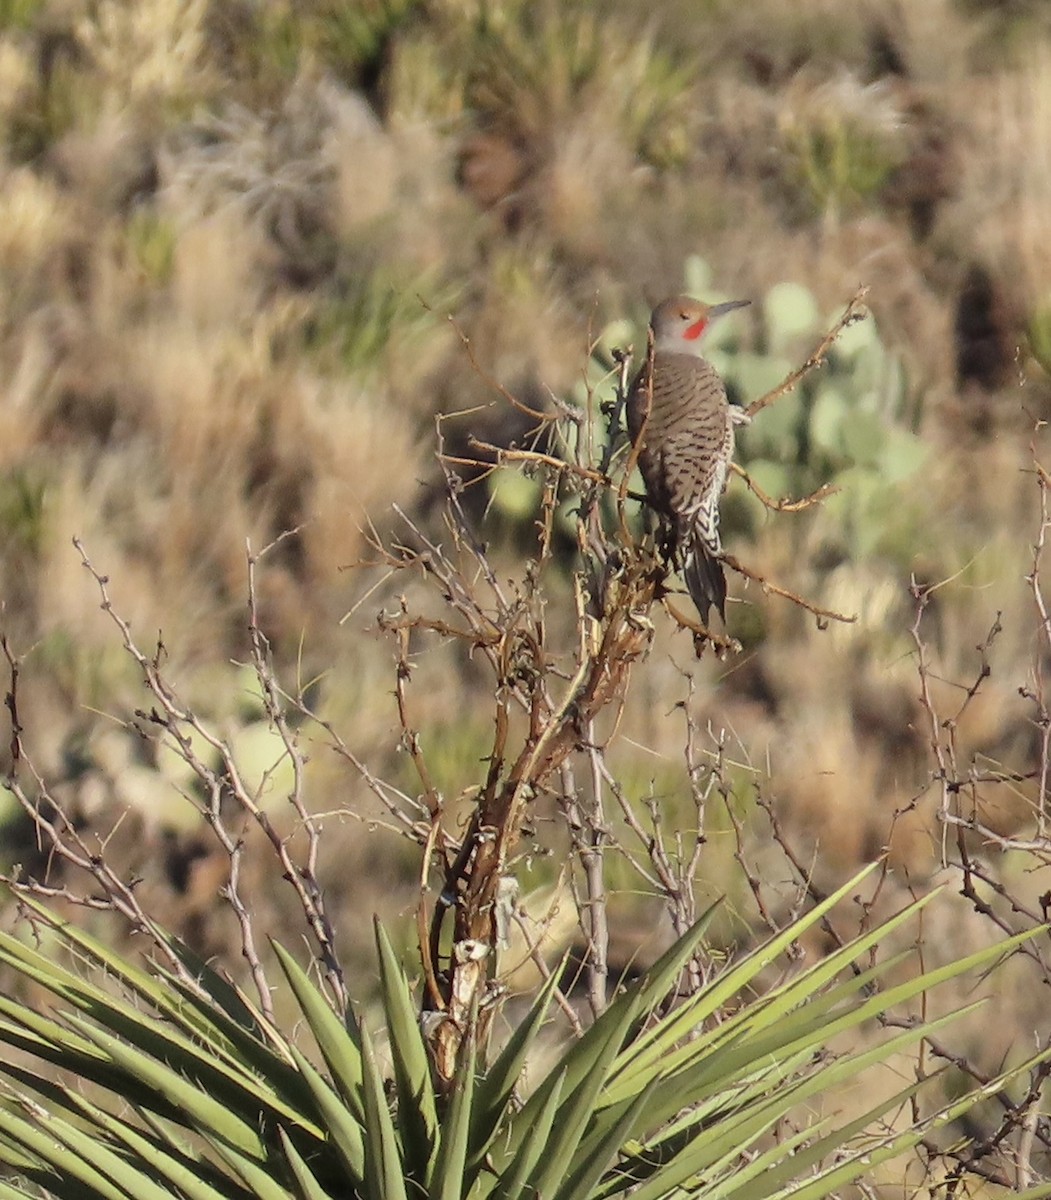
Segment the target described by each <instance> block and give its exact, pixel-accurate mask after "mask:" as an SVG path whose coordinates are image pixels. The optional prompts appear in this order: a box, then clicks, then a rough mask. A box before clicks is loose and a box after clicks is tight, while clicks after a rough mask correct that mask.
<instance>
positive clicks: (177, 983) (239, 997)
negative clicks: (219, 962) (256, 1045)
mask: <svg viewBox="0 0 1051 1200" xmlns="http://www.w3.org/2000/svg"><path fill="white" fill-rule="evenodd" d="M162 936H163V937H164V938H165V940H166V942H167V944H168V947H169V949H170V950H171V952H172V953H173V954H174V955H175V956H176V958H178V960H179V961H180V962H181V963H182V965H183V966H184V967H185V968H186V969H187V971H189V973H190V974H191V975H192V976H193V978H194V980H195V981H196V983H197V985H198V987H200V988H201V989H202V990H203V991H204V992H205V993H206V994H207V995H208V996H209V997H210V999H211V1000H213V1001H214V1002H215V1007H216V1008H218V1009H219V1010H220V1011H221V1012H222V1014H223V1015H224V1016H226V1017H227V1018H228V1019H229V1020H230V1021H231V1022H233V1025H234V1027H235V1028H237V1029H240V1030H243V1031H244V1032H245V1033H249V1034H253V1035H254V1036H255V1037H256V1038H261V1037H262V1036H263V1022H262V1019H261V1017H260V1014H259V1012H258V1010H257V1009H256V1008H255V1007H254V1006H253V1005H251V1004H249V1003H248V1001H247V1000H246V999H245V997H244V995H243V994H242V993H241V991H240V989H239V988H237V987H236V986H235V985H234V984H232V983H231V982H230V981H229V980H228V979H225V978H224V977H223V976H222V975H220V974H219V972H218V971H216V970H215V969H214V968H213V967H211V966H210V965H209V964H208V963H206V962H205V961H204V959H203V958H201V957H200V956H199V955H197V954H195V953H194V952H193V951H192V950H191V949H190V947H189V946H187V945H186V943H185V942H182V941H180V940H179V939H178V938H176V937H172V936H171V935H170V934H164V933H163V931H162ZM157 973H158V975H159V976H160V977H161V978H162V979H164V980H166V981H167V982H168V983H169V984H170V985H171V986H173V987H175V988H177V989H178V990H179V991H181V992H183V993H184V994H185V990H186V985H185V984H184V983H183V981H182V980H181V979H178V978H177V977H176V976H175V975H173V974H172V973H171V972H170V971H166V970H164V969H163V968H158V970H157ZM205 1015H206V1016H207V1017H208V1018H209V1019H210V1020H211V1021H215V1020H216V1013H215V1011H214V1009H209V1010H208V1011H207V1013H206V1014H205Z"/></svg>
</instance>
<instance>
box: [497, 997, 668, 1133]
mask: <svg viewBox="0 0 1051 1200" xmlns="http://www.w3.org/2000/svg"><path fill="white" fill-rule="evenodd" d="M644 986H645V980H644V979H641V980H638V981H636V984H633V985H632V987H631V988H629V989H628V990H627V991H626V992H623V993H622V994H621V995H620V996H618V997H617V999H616V1000H614V1001H613V1003H612V1004H611V1005H610V1006H609V1007H608V1008H607V1009H606V1011H605V1012H604V1013H602V1015H601V1016H600V1017H599V1018H598V1020H597V1021H596V1022H595V1023H594V1025H592V1026H591V1028H590V1029H589V1030H587V1031H586V1033H585V1034H584V1035H583V1037H581V1038H578V1039H577V1041H576V1042H574V1043H573V1044H572V1045H571V1046H570V1048H569V1050H568V1051H567V1052H566V1053H565V1054H564V1055H563V1057H562V1061H561V1064H560V1066H561V1070H562V1071H563V1072H564V1074H565V1085H564V1087H563V1092H564V1094H565V1095H566V1097H567V1098H571V1097H573V1096H574V1095H576V1093H577V1092H578V1090H579V1089H580V1088H581V1087H583V1086H585V1085H586V1086H588V1088H589V1089H590V1088H592V1087H594V1085H595V1079H596V1073H595V1068H596V1064H597V1063H603V1064H605V1065H603V1067H602V1077H601V1083H603V1084H604V1083H605V1082H606V1075H607V1072H608V1069H609V1066H608V1064H607V1063H606V1059H607V1056H608V1055H610V1054H611V1053H612V1054H613V1055H616V1054H617V1052H618V1051H619V1049H620V1045H621V1044H622V1042H623V1039H624V1037H625V1035H626V1034H627V1032H628V1030H629V1029H630V1028H631V1027H632V1024H633V1023H634V1021H635V1020H636V1018H637V1017H638V1014H639V1010H640V1007H641V992H642V989H643V987H644ZM612 1061H613V1060H612V1059H610V1062H612ZM551 1084H552V1080H551V1079H548V1080H547V1081H546V1082H545V1083H543V1084H541V1085H540V1087H539V1088H538V1089H537V1091H536V1092H534V1094H533V1095H532V1096H530V1098H529V1099H528V1100H527V1101H526V1103H525V1104H524V1106H523V1108H522V1112H521V1114H520V1115H519V1117H518V1119H517V1120H516V1121H515V1122H514V1125H513V1126H512V1129H511V1134H510V1138H509V1140H508V1143H507V1145H506V1146H505V1152H508V1153H510V1152H513V1151H514V1149H515V1148H516V1147H517V1139H518V1138H519V1137H520V1136H521V1131H522V1130H523V1129H525V1128H527V1127H528V1124H529V1121H530V1120H531V1119H532V1118H533V1116H534V1114H535V1112H536V1111H537V1110H538V1109H540V1108H542V1107H543V1104H544V1101H545V1099H546V1097H545V1094H544V1093H545V1089H546V1088H548V1087H550V1086H551ZM596 1096H597V1091H596ZM564 1103H568V1100H567V1101H565V1102H564ZM559 1131H560V1133H561V1134H562V1135H563V1136H564V1134H565V1131H566V1125H565V1123H564V1121H563V1120H562V1119H561V1117H560V1120H559Z"/></svg>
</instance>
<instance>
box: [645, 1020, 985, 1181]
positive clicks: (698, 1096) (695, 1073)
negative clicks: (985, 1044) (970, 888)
mask: <svg viewBox="0 0 1051 1200" xmlns="http://www.w3.org/2000/svg"><path fill="white" fill-rule="evenodd" d="M976 1007H977V1006H976V1005H970V1006H968V1007H967V1008H965V1009H960V1010H959V1011H957V1012H953V1013H949V1014H948V1015H947V1016H944V1017H941V1018H940V1019H938V1020H937V1021H932V1022H931V1023H930V1024H928V1025H925V1026H917V1027H915V1028H911V1029H907V1030H905V1032H904V1033H901V1034H898V1035H897V1036H896V1037H893V1038H889V1039H888V1040H887V1041H885V1042H881V1043H880V1044H879V1045H878V1046H875V1047H873V1048H871V1049H869V1050H866V1051H862V1052H861V1053H859V1054H853V1055H844V1056H843V1057H842V1058H837V1059H833V1060H832V1061H831V1062H830V1063H827V1064H825V1065H823V1066H821V1067H820V1068H817V1069H815V1070H814V1071H813V1072H812V1073H810V1074H809V1075H803V1076H802V1077H798V1076H797V1077H796V1078H795V1079H793V1078H791V1076H789V1077H787V1078H786V1077H784V1075H783V1074H782V1073H781V1072H780V1071H778V1070H777V1069H776V1067H775V1069H774V1070H773V1071H771V1077H770V1078H769V1079H768V1081H767V1086H766V1087H765V1089H760V1093H759V1095H758V1096H755V1097H754V1098H752V1099H750V1100H749V1102H748V1103H747V1104H740V1105H738V1104H734V1103H732V1101H733V1091H732V1080H731V1079H729V1078H728V1077H727V1076H725V1075H723V1074H721V1073H720V1072H718V1071H717V1070H714V1071H713V1070H712V1069H711V1067H710V1064H706V1063H704V1062H702V1063H700V1064H698V1067H697V1069H695V1070H685V1071H681V1072H680V1073H679V1074H678V1075H677V1076H676V1077H675V1078H674V1079H673V1080H665V1081H664V1086H662V1087H661V1089H660V1091H659V1093H658V1094H657V1096H656V1098H655V1100H654V1103H653V1104H652V1105H651V1107H650V1110H649V1111H648V1112H647V1114H646V1118H647V1121H648V1123H649V1126H648V1127H649V1128H650V1129H660V1128H661V1126H662V1125H663V1124H664V1123H665V1122H666V1121H668V1120H670V1119H671V1118H672V1117H674V1115H675V1114H676V1113H677V1112H678V1111H679V1110H680V1109H681V1108H682V1107H683V1106H684V1105H685V1104H689V1103H691V1099H692V1100H694V1101H701V1100H704V1099H705V1098H707V1097H708V1096H711V1095H715V1096H721V1095H724V1094H725V1095H727V1096H728V1098H729V1100H730V1101H731V1103H730V1104H729V1105H728V1107H727V1112H726V1116H725V1118H724V1120H723V1126H724V1129H723V1130H721V1131H715V1130H713V1129H708V1130H706V1131H705V1136H704V1139H703V1145H704V1146H705V1147H706V1148H707V1149H706V1150H705V1151H700V1152H699V1153H702V1155H703V1157H704V1162H702V1166H705V1165H708V1164H709V1163H710V1162H711V1161H712V1159H710V1158H708V1157H707V1155H708V1154H709V1153H710V1152H711V1151H712V1150H714V1149H716V1148H718V1146H719V1144H720V1140H721V1138H723V1137H724V1136H727V1137H730V1138H731V1139H732V1138H734V1137H737V1136H739V1135H741V1131H742V1130H743V1129H744V1128H745V1126H746V1124H747V1123H748V1121H749V1120H750V1115H751V1114H755V1113H757V1112H758V1113H761V1117H760V1123H761V1124H762V1125H763V1127H764V1128H769V1126H770V1125H771V1124H772V1123H773V1122H775V1121H776V1120H778V1119H779V1118H780V1117H781V1116H783V1115H784V1114H785V1113H787V1112H788V1111H789V1110H790V1109H791V1108H792V1107H793V1105H795V1104H798V1103H800V1102H801V1101H803V1100H805V1099H807V1098H808V1097H809V1096H812V1095H815V1094H817V1093H818V1092H821V1091H822V1090H828V1089H830V1088H832V1087H833V1086H835V1085H836V1084H837V1083H840V1082H842V1081H844V1080H849V1079H852V1078H854V1077H856V1076H857V1075H859V1074H860V1073H861V1072H862V1071H863V1070H865V1069H866V1068H868V1067H869V1066H872V1065H873V1064H875V1063H879V1062H883V1061H885V1060H886V1059H887V1058H888V1057H890V1056H891V1055H893V1054H895V1053H897V1052H898V1051H899V1050H901V1049H904V1048H905V1047H906V1046H909V1045H911V1044H912V1043H913V1042H915V1041H917V1040H918V1039H919V1038H920V1037H923V1036H924V1035H925V1034H927V1033H931V1032H933V1031H934V1030H935V1029H939V1028H941V1027H942V1026H943V1025H947V1024H949V1022H951V1021H954V1020H956V1019H957V1018H958V1017H959V1016H961V1015H963V1014H965V1013H967V1012H970V1011H973V1010H974V1008H976ZM773 1061H774V1063H775V1064H776V1058H775V1059H774V1060H773ZM698 1169H701V1168H700V1167H698Z"/></svg>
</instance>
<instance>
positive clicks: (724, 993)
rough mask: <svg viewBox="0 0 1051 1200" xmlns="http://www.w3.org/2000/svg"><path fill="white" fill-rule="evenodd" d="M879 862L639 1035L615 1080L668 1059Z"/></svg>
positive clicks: (628, 1050) (741, 1015)
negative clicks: (667, 1057)
mask: <svg viewBox="0 0 1051 1200" xmlns="http://www.w3.org/2000/svg"><path fill="white" fill-rule="evenodd" d="M876 865H877V864H871V863H870V864H869V865H868V866H866V867H865V868H863V869H862V870H861V871H859V872H858V873H857V874H856V875H855V876H854V877H853V878H852V879H850V880H848V881H847V882H846V883H845V884H844V885H843V886H842V887H841V888H838V889H837V890H836V891H834V892H833V893H832V894H831V895H830V896H828V897H827V898H826V899H825V900H823V901H822V902H821V903H820V904H817V905H815V906H814V908H813V909H811V911H810V912H808V913H806V914H804V915H803V916H802V917H800V918H799V920H798V921H796V922H793V923H792V924H791V925H789V926H787V927H786V928H785V929H783V930H782V931H781V932H780V933H779V934H776V935H775V936H774V937H772V938H771V939H770V940H769V941H768V942H766V943H764V944H763V945H762V946H760V947H759V948H758V949H756V950H754V951H752V953H751V954H749V955H747V957H746V958H744V959H743V960H742V961H741V962H740V963H738V964H736V965H735V966H733V967H731V968H730V969H729V970H727V971H724V972H723V974H722V975H720V976H718V977H717V978H716V979H715V980H713V982H712V983H711V984H710V985H709V986H708V987H706V988H704V989H702V990H701V991H700V992H698V993H697V994H696V995H695V996H692V997H691V998H690V999H689V1000H688V1001H687V1002H686V1003H685V1004H683V1005H682V1006H681V1007H680V1008H678V1009H676V1010H675V1011H674V1013H673V1014H672V1015H671V1017H670V1018H669V1019H667V1020H665V1021H663V1022H660V1023H658V1024H657V1025H656V1026H653V1027H651V1028H650V1029H648V1030H646V1031H645V1032H644V1033H643V1034H642V1035H641V1036H639V1037H638V1038H636V1039H635V1041H634V1042H633V1043H632V1045H631V1046H630V1047H629V1048H628V1049H627V1050H626V1051H625V1053H624V1056H623V1058H622V1060H621V1061H620V1062H618V1063H617V1064H616V1067H615V1068H614V1072H613V1079H614V1081H619V1077H620V1076H621V1075H622V1074H623V1073H624V1072H626V1071H642V1072H645V1071H646V1070H647V1069H648V1068H651V1067H652V1066H653V1064H655V1063H658V1062H665V1061H666V1056H667V1054H668V1052H669V1050H670V1048H671V1047H672V1046H674V1045H677V1044H678V1043H679V1042H680V1041H681V1039H683V1038H684V1037H686V1036H687V1035H688V1034H690V1033H691V1032H692V1031H693V1030H694V1029H695V1028H696V1027H697V1026H699V1025H700V1024H701V1023H702V1022H703V1021H704V1020H706V1019H707V1018H708V1017H709V1016H711V1015H712V1014H713V1013H715V1012H718V1011H719V1010H720V1009H721V1008H722V1007H723V1006H724V1005H725V1004H726V1003H727V1002H728V1001H730V1000H731V999H733V997H734V996H735V995H737V994H738V993H739V992H741V991H743V990H744V989H745V988H746V987H747V986H748V985H749V984H750V983H751V982H752V981H753V980H754V979H755V977H756V976H757V975H759V974H760V973H761V972H762V971H764V970H765V969H766V968H767V967H768V966H770V964H771V963H773V962H775V961H776V960H777V958H778V957H779V956H780V955H781V954H783V953H784V952H785V951H786V950H787V949H788V947H789V946H791V945H792V943H793V942H795V941H798V940H799V938H800V937H801V936H802V935H803V934H804V933H805V932H806V931H807V930H808V929H809V928H810V927H811V926H812V925H814V924H816V923H817V922H818V921H820V920H821V918H822V917H823V916H825V915H826V914H827V913H828V912H829V911H830V910H831V909H832V908H834V907H835V906H836V905H837V904H838V903H839V902H840V900H842V899H844V898H845V897H846V896H847V895H849V894H850V892H852V891H853V890H854V889H855V888H856V887H857V886H858V885H859V884H860V883H861V882H862V881H863V880H864V879H865V877H866V876H867V875H869V874H871V872H872V871H873V870H875V867H876ZM687 936H689V935H687ZM749 1008H750V1006H749ZM747 1013H748V1008H746V1009H745V1010H743V1011H742V1014H740V1015H739V1016H738V1021H740V1020H742V1019H744V1017H746V1016H747ZM731 1021H733V1018H731Z"/></svg>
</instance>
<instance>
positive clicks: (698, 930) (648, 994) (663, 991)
mask: <svg viewBox="0 0 1051 1200" xmlns="http://www.w3.org/2000/svg"><path fill="white" fill-rule="evenodd" d="M722 904H723V902H722V900H721V899H719V900H716V901H715V903H714V904H712V905H711V906H710V907H708V908H707V909H705V911H704V912H703V913H701V915H700V916H699V917H698V918H697V920H696V921H695V922H694V923H693V924H692V925H691V926H690V928H689V929H688V930H687V931H686V932H685V933H684V934H683V936H682V937H680V938H678V939H677V940H676V941H675V942H674V943H673V944H672V945H671V946H669V947H668V949H667V950H665V951H664V953H663V954H662V955H661V956H660V958H658V959H657V961H656V962H655V963H654V964H653V965H652V966H651V967H649V968H648V969H647V971H646V973H645V975H644V976H643V977H642V980H641V982H640V986H639V1005H640V1008H641V1010H642V1012H644V1013H649V1012H652V1011H653V1009H655V1008H656V1007H657V1005H658V1004H660V1003H662V1002H663V1001H664V1000H665V998H666V997H667V996H668V995H669V994H670V993H671V990H672V988H673V987H674V986H675V982H676V980H677V979H678V978H679V976H680V975H681V974H682V972H683V970H684V968H685V966H686V963H687V962H688V961H689V959H690V957H691V956H692V955H693V954H694V952H695V951H696V950H697V947H698V946H699V945H700V943H701V941H702V939H703V938H704V935H705V934H706V933H707V932H708V928H709V926H710V925H711V923H712V921H713V920H714V919H715V915H716V913H717V912H718V911H719V909H720V908H722Z"/></svg>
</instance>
